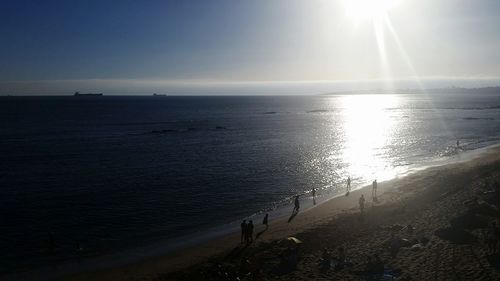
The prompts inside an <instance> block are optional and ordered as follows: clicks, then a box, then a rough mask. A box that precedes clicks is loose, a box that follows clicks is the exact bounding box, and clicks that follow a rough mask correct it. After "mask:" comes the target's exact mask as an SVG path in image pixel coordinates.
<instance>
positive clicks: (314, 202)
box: [312, 187, 316, 205]
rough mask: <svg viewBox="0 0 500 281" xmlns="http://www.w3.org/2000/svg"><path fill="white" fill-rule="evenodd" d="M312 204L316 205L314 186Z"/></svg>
mask: <svg viewBox="0 0 500 281" xmlns="http://www.w3.org/2000/svg"><path fill="white" fill-rule="evenodd" d="M312 196H313V205H316V188H314V187H313V189H312Z"/></svg>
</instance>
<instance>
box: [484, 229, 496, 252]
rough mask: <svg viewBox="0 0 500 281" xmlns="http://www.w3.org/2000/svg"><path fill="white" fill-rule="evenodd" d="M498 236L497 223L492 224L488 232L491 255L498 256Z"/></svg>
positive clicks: (487, 237)
mask: <svg viewBox="0 0 500 281" xmlns="http://www.w3.org/2000/svg"><path fill="white" fill-rule="evenodd" d="M497 235H498V228H497V225H496V223H495V222H492V223H491V224H490V226H489V227H488V232H487V234H486V244H487V245H488V252H489V253H490V254H496V252H497V241H498V239H497Z"/></svg>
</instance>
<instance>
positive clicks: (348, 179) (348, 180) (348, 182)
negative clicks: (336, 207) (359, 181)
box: [347, 177, 351, 194]
mask: <svg viewBox="0 0 500 281" xmlns="http://www.w3.org/2000/svg"><path fill="white" fill-rule="evenodd" d="M349 192H351V177H347V194H349Z"/></svg>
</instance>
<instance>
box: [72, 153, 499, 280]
mask: <svg viewBox="0 0 500 281" xmlns="http://www.w3.org/2000/svg"><path fill="white" fill-rule="evenodd" d="M499 156H500V147H499V146H494V147H491V148H489V149H487V150H485V152H484V153H482V154H481V155H480V156H477V157H475V158H473V159H471V160H468V161H464V162H459V163H454V164H448V165H444V166H439V167H433V168H428V169H426V170H424V171H420V172H417V173H414V174H411V175H408V176H405V177H403V178H400V179H394V180H391V181H388V182H383V183H379V184H378V189H379V190H378V193H379V194H380V195H379V198H378V199H379V200H378V201H379V202H377V203H374V202H371V186H368V187H365V188H362V189H360V190H355V191H353V192H351V194H350V195H349V196H348V197H346V196H342V197H338V198H334V199H332V200H329V201H327V202H324V203H323V204H321V205H319V206H316V207H315V208H312V209H309V210H306V211H303V212H300V213H299V214H298V215H297V216H296V217H295V218H294V219H293V220H292V221H291V222H288V218H284V219H280V220H276V221H271V222H270V225H269V229H268V230H266V231H263V230H264V227H263V226H262V225H260V223H259V224H257V227H256V230H255V232H254V233H260V232H262V231H263V232H262V233H261V234H260V235H259V237H258V239H257V240H256V241H255V242H254V243H252V244H251V245H248V246H243V245H241V244H240V237H239V233H237V234H232V235H228V236H225V237H221V238H218V239H214V240H212V241H210V242H208V243H204V244H202V245H198V246H196V247H193V248H189V249H184V250H182V251H177V252H175V253H172V254H169V255H167V256H163V257H155V258H150V259H147V260H143V261H141V262H138V263H134V264H130V265H126V266H120V267H115V268H110V269H105V270H98V271H93V272H85V273H81V274H77V275H73V276H67V277H65V278H63V280H75V281H76V280H237V279H236V277H239V278H240V280H332V279H340V280H365V279H363V278H362V276H361V275H360V273H359V272H360V271H362V270H364V268H365V260H366V256H367V255H373V254H375V253H377V254H379V255H380V256H381V258H382V260H383V261H384V263H385V264H386V266H388V267H390V268H392V269H394V270H395V271H396V272H397V276H398V278H397V279H396V280H500V274H499V271H497V270H496V269H495V267H494V266H492V262H491V261H492V260H493V259H494V258H495V257H494V256H491V255H487V253H486V246H485V245H484V242H483V240H484V239H483V234H484V229H481V228H478V229H473V230H467V233H471V235H473V237H474V239H477V241H472V242H467V243H465V244H464V243H462V244H460V243H458V244H457V243H454V242H452V241H449V240H446V239H442V238H440V237H438V236H436V235H435V233H436V231H437V230H438V229H443V228H446V227H449V225H450V220H452V219H454V218H457V217H459V216H460V215H462V214H465V213H467V212H468V211H469V210H471V209H472V208H475V207H474V206H475V205H471V199H472V198H475V197H477V198H479V199H480V200H483V199H484V200H487V201H488V202H490V203H491V204H489V205H488V204H486V206H489V207H491V208H495V206H494V205H492V204H497V203H498V197H500V196H498V192H500V190H498V192H497V193H493V192H488V190H490V189H492V186H491V183H492V182H494V180H497V181H499V182H500V157H499ZM361 194H365V197H366V199H367V202H366V212H365V215H364V216H360V213H359V208H358V199H359V197H360V195H361ZM290 209H292V206H291V207H290ZM480 218H481V219H483V220H485V221H492V220H494V219H496V218H498V212H493V213H491V212H490V213H489V214H488V216H486V215H482V216H481V217H480ZM408 224H411V225H413V226H414V227H415V231H414V233H412V234H409V233H407V232H406V230H405V229H403V230H399V229H398V228H400V226H403V227H404V226H407V225H408ZM391 234H395V235H396V237H398V238H405V239H408V240H410V241H411V240H414V239H421V238H425V239H428V240H429V242H428V243H426V244H425V245H424V246H422V247H420V248H419V249H409V248H402V249H401V250H400V251H399V252H398V255H397V256H396V257H392V256H391V255H390V254H389V252H388V251H387V249H386V248H387V247H386V244H387V241H388V240H389V239H390V237H391ZM292 235H293V236H295V237H298V238H299V239H301V240H302V241H303V244H301V245H300V246H299V262H298V264H297V268H296V269H295V270H293V271H291V272H287V273H286V274H283V273H280V274H277V273H276V269H277V268H279V261H280V254H281V253H282V252H283V251H284V250H285V249H286V244H287V243H284V242H282V241H283V239H284V238H286V237H288V236H292ZM338 247H344V248H345V249H346V252H347V257H348V259H349V260H350V261H351V262H352V264H353V265H352V266H349V267H346V268H344V269H342V270H337V271H336V270H333V269H330V270H326V271H324V270H321V269H320V267H319V260H320V258H321V255H322V252H323V249H324V248H328V249H330V250H332V252H333V254H334V255H335V253H336V249H338Z"/></svg>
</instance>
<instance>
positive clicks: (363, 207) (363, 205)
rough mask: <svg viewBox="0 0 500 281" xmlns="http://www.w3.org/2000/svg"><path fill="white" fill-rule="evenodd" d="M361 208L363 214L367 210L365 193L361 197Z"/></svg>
mask: <svg viewBox="0 0 500 281" xmlns="http://www.w3.org/2000/svg"><path fill="white" fill-rule="evenodd" d="M359 209H360V210H361V214H363V212H364V210H365V195H364V194H361V197H359Z"/></svg>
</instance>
